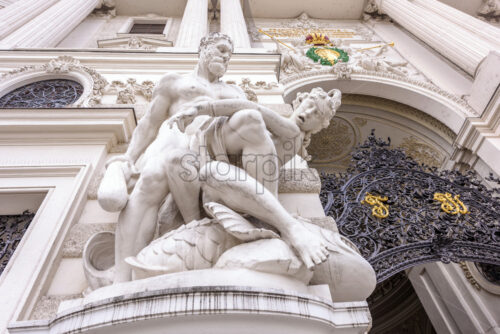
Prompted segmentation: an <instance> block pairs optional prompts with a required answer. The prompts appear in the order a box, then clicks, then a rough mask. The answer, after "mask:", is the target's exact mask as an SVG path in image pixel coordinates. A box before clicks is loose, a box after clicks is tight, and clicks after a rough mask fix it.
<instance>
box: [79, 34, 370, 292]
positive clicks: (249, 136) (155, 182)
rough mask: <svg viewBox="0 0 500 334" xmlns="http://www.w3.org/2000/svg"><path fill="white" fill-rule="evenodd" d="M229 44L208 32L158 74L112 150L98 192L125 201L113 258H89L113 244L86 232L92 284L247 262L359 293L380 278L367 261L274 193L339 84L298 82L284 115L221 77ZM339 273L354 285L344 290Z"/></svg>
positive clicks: (115, 203)
mask: <svg viewBox="0 0 500 334" xmlns="http://www.w3.org/2000/svg"><path fill="white" fill-rule="evenodd" d="M232 51H233V45H232V42H231V40H230V38H229V37H228V36H226V35H224V34H221V33H212V34H210V35H209V36H207V37H205V38H203V39H202V40H201V43H200V49H199V52H200V54H199V62H198V66H197V67H196V69H195V71H194V73H193V74H192V75H189V76H181V75H178V74H175V73H169V74H166V75H165V76H164V77H163V78H162V79H161V81H160V82H159V83H158V85H157V86H156V87H155V90H154V93H153V100H152V102H151V104H150V107H149V109H148V111H147V113H146V114H145V116H144V117H143V118H142V119H141V120H140V122H139V123H138V125H137V128H136V129H135V131H134V134H133V137H132V139H131V142H130V145H129V147H128V150H127V152H126V153H125V154H123V155H121V156H117V157H114V158H112V159H110V160H109V161H108V162H107V171H106V173H105V176H104V178H103V181H102V183H101V186H100V188H99V192H98V199H99V203H100V205H101V206H102V207H103V208H104V209H105V210H108V211H115V212H116V211H121V212H120V216H119V220H118V223H117V228H116V232H115V234H114V245H115V246H114V254H113V255H114V264H115V265H114V267H113V268H112V270H107V271H104V270H99V269H97V268H96V267H102V266H101V265H99V264H97V265H96V262H99V261H98V260H97V261H96V256H95V254H99V253H102V251H101V252H99V250H98V248H99V247H100V246H99V245H101V246H102V245H103V244H107V246H106V247H107V248H106V249H108V250H109V249H110V246H109V244H110V243H109V242H107V241H104V239H106V238H104V239H103V238H102V235H101V238H100V237H99V236H95V237H94V238H91V240H89V242H88V243H87V246H86V249H85V252H84V253H85V254H84V263H85V269H86V274H87V277H88V278H89V283H90V286H91V287H92V288H94V289H95V288H98V287H101V286H103V285H107V284H112V283H118V282H127V281H130V280H132V279H139V278H147V277H151V276H155V275H160V274H169V273H176V272H182V271H188V270H201V269H211V268H221V269H231V268H246V269H251V270H256V271H262V272H268V273H273V274H278V275H288V276H291V277H293V278H295V279H297V280H299V281H302V282H303V283H304V284H306V285H307V284H329V285H330V287H331V288H333V289H335V290H338V291H339V293H340V294H342V293H344V294H346V296H345V297H343V298H341V299H345V300H362V299H365V298H366V297H367V296H368V295H369V293H371V291H372V289H373V287H374V284H375V276H374V273H373V270H372V269H371V267H370V265H369V264H368V263H367V262H366V261H365V260H364V259H363V258H362V257H361V256H360V255H359V254H358V253H357V252H356V251H355V250H353V249H352V248H351V247H349V246H347V245H346V244H345V243H344V242H343V241H342V240H341V237H340V235H339V234H338V233H336V232H333V231H330V230H326V229H324V228H321V227H319V226H317V225H314V224H312V223H311V222H310V221H309V220H308V219H305V218H302V217H299V216H293V215H291V214H290V213H289V212H288V211H287V210H286V209H284V208H283V206H282V205H281V204H280V202H279V201H278V198H277V193H278V179H279V177H278V176H279V171H280V168H281V167H282V166H283V165H284V164H285V163H287V162H288V161H290V160H291V159H293V158H294V156H295V155H296V154H299V155H305V154H307V152H306V151H305V147H306V146H307V144H308V142H309V138H310V136H311V134H313V133H315V132H318V131H320V130H321V129H323V128H325V127H327V126H328V124H329V122H330V119H331V118H332V117H333V115H334V114H335V111H336V109H337V108H338V107H339V106H340V103H341V93H340V91H339V90H336V89H333V90H331V91H329V92H325V91H323V89H321V88H314V89H313V90H312V91H311V92H310V93H299V94H298V95H297V98H296V99H295V101H294V102H293V109H294V111H293V114H292V115H291V116H290V117H283V116H281V115H279V114H278V113H276V112H275V111H273V110H270V109H269V108H267V107H264V106H261V105H259V104H257V103H254V102H251V101H248V100H247V99H246V97H245V94H244V92H243V91H242V90H241V89H240V88H239V87H237V86H236V85H232V84H227V83H224V82H223V81H221V80H220V78H221V77H222V76H223V75H224V73H225V72H226V69H227V66H228V62H229V59H230V57H231V54H232ZM108 235H109V233H108ZM106 240H108V241H109V237H108V238H107V239H106ZM101 248H102V249H104V248H105V247H104V246H102V247H101ZM92 254H94V255H92ZM101 255H102V254H101ZM92 257H93V258H92ZM97 258H98V256H97ZM108 262H109V260H108ZM101 269H102V268H101ZM105 272H106V275H108V276H107V277H105V276H104V273H105ZM99 275H101V276H99ZM110 275H111V276H110ZM342 284H347V285H346V286H352V285H353V284H358V285H361V286H359V287H358V288H356V289H352V288H350V289H348V290H349V291H351V290H352V291H351V292H350V293H349V294H347V292H346V291H344V292H342V291H341V290H342ZM344 290H345V289H344ZM354 290H355V291H354ZM347 295H348V296H347Z"/></svg>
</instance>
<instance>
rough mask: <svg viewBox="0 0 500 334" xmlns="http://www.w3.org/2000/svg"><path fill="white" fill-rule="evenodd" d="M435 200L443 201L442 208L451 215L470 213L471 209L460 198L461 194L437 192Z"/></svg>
mask: <svg viewBox="0 0 500 334" xmlns="http://www.w3.org/2000/svg"><path fill="white" fill-rule="evenodd" d="M434 200H436V201H439V202H441V210H443V211H444V212H446V213H449V214H450V215H458V214H459V213H461V214H463V215H464V214H467V213H469V209H468V208H467V207H466V206H465V204H464V203H463V202H462V201H461V200H460V195H455V196H453V195H452V194H450V193H444V194H443V193H435V194H434Z"/></svg>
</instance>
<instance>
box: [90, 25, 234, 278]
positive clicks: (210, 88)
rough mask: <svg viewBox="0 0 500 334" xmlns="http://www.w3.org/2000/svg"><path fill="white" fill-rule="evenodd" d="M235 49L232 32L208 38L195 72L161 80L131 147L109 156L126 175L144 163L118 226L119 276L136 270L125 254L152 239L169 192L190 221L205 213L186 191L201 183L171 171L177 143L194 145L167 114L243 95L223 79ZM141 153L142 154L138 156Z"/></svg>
mask: <svg viewBox="0 0 500 334" xmlns="http://www.w3.org/2000/svg"><path fill="white" fill-rule="evenodd" d="M231 53H232V44H231V42H230V40H229V38H228V37H227V36H225V35H221V34H220V35H217V36H211V37H208V38H204V39H203V40H202V42H201V45H200V58H199V63H198V66H197V68H196V69H195V72H194V73H193V74H192V75H189V76H181V75H178V74H175V73H169V74H167V75H165V76H164V77H163V78H162V79H161V80H160V82H159V83H158V85H157V86H156V87H155V90H154V92H153V101H152V102H151V104H150V107H149V109H148V111H147V112H146V114H145V115H144V117H143V118H142V119H141V120H140V121H139V123H138V125H137V128H136V129H135V131H134V134H133V136H132V139H131V142H130V145H129V147H128V149H127V152H126V153H125V154H124V155H122V156H119V157H116V158H114V159H111V160H110V161H109V162H108V166H110V165H111V164H112V163H114V162H117V161H119V162H121V163H122V166H123V168H124V169H125V170H124V175H125V176H126V177H127V176H128V179H129V180H127V181H130V175H133V174H134V171H135V164H136V163H137V165H138V167H139V169H140V176H139V179H138V180H137V183H136V184H135V186H134V188H133V190H132V192H131V194H130V195H129V196H128V201H126V206H125V208H123V210H122V211H121V213H120V216H119V219H118V224H117V228H116V240H115V282H122V281H129V280H131V278H132V277H131V270H130V268H129V267H128V265H127V264H126V263H125V262H124V259H125V258H126V257H128V256H134V255H136V254H137V253H138V252H139V251H140V250H141V249H142V248H144V247H145V246H146V245H147V244H148V243H149V242H151V240H152V238H153V236H154V233H155V228H156V221H157V217H158V210H159V208H160V205H161V203H162V201H163V200H164V199H165V197H166V196H167V194H168V193H169V192H171V193H172V195H173V197H174V200H175V202H176V204H177V206H178V208H179V211H180V212H181V214H182V216H183V218H184V221H185V222H189V221H191V220H194V219H199V218H200V210H199V209H198V210H195V209H193V205H190V204H191V203H188V201H185V200H184V198H183V194H184V193H190V194H195V195H194V197H196V193H199V191H200V190H199V185H197V184H195V183H189V182H182V184H179V183H178V182H176V181H177V180H175V179H172V178H170V177H169V167H168V166H169V165H171V164H170V162H169V161H170V159H172V154H173V153H174V152H175V150H176V149H187V148H189V137H188V136H186V135H185V134H184V133H182V132H181V131H179V129H177V128H176V127H174V128H170V127H169V126H167V124H166V123H165V120H167V119H168V118H169V117H172V116H173V115H175V114H177V113H179V112H182V111H185V110H187V109H189V108H191V107H192V106H193V104H196V103H198V102H201V101H206V100H213V99H239V98H244V94H243V92H242V91H241V90H240V89H239V88H238V87H236V86H233V85H228V84H225V83H223V82H221V81H220V80H219V78H220V77H221V76H222V75H223V74H224V73H225V71H226V68H227V65H228V62H229V59H230V57H231ZM143 153H144V154H143ZM141 154H143V156H142V157H141V159H140V161H138V159H139V157H140V156H141ZM108 168H109V167H108ZM136 173H137V172H136ZM100 200H101V199H100ZM104 201H105V200H104ZM118 210H120V209H118ZM118 210H117V211H118Z"/></svg>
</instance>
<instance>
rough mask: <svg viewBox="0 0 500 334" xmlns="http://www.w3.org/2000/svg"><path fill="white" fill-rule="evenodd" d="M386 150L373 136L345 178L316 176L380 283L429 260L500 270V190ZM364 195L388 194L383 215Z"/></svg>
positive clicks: (329, 209) (327, 205)
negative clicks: (499, 268) (380, 215)
mask: <svg viewBox="0 0 500 334" xmlns="http://www.w3.org/2000/svg"><path fill="white" fill-rule="evenodd" d="M389 146H390V140H389V141H388V142H385V141H383V140H381V139H377V138H375V135H374V132H373V131H372V134H371V135H370V136H369V137H368V139H367V141H366V142H365V143H364V144H363V145H361V146H359V147H358V148H357V149H356V151H355V152H354V153H353V155H352V161H353V163H352V165H351V167H350V168H349V169H348V170H347V172H346V173H340V174H338V175H322V191H321V194H320V197H321V200H322V204H323V207H324V209H325V213H326V214H327V215H329V216H331V217H333V218H334V219H335V220H336V222H337V225H338V228H339V231H340V233H341V234H343V235H345V236H346V237H348V238H349V239H350V240H351V241H352V242H354V243H355V244H356V246H357V247H358V248H359V250H360V252H361V254H362V255H363V256H364V257H365V258H366V259H367V260H368V261H369V262H370V263H371V265H372V266H373V268H374V269H375V272H376V273H377V279H378V282H382V281H383V280H385V279H387V278H388V277H390V276H392V275H394V274H395V273H397V272H400V271H402V270H404V269H406V268H409V267H412V266H415V265H418V264H422V263H427V262H436V261H442V262H444V263H449V262H451V261H452V262H460V261H473V262H482V263H486V264H490V265H500V199H499V197H498V195H499V194H500V189H493V190H489V189H487V188H486V187H485V186H484V185H483V184H482V183H481V181H480V179H479V178H478V177H477V176H476V175H475V174H474V173H473V172H467V173H466V174H462V173H460V172H458V171H456V170H451V171H449V170H445V171H440V170H437V169H436V168H431V167H427V166H425V165H421V164H418V163H417V162H415V161H414V160H413V159H411V158H410V157H408V156H407V155H406V154H405V152H404V151H403V150H402V149H390V148H389ZM494 181H497V183H499V182H498V180H494ZM367 193H368V194H370V195H371V196H373V197H377V196H380V197H381V198H384V197H387V201H385V202H382V201H380V200H379V202H380V203H382V204H383V205H385V206H387V207H388V208H389V207H390V210H389V209H388V208H387V213H388V214H387V216H386V217H385V218H384V217H377V216H376V215H374V214H373V213H374V212H375V211H373V212H372V210H375V207H372V206H371V203H370V202H369V201H370V200H371V199H370V198H371V197H368V196H367ZM436 193H439V194H440V195H438V196H437V199H435V194H436ZM452 194H453V195H452ZM441 195H442V196H441ZM448 195H449V196H448ZM456 195H459V196H458V197H457V196H456ZM384 199H385V198H384ZM450 199H451V202H450ZM443 201H444V202H443ZM363 202H364V203H368V204H370V205H367V204H363ZM445 203H446V204H445ZM442 205H444V208H445V209H446V210H445V209H444V208H443V209H442ZM379 210H381V211H380V212H379V213H380V214H382V213H384V214H383V215H382V216H384V215H385V211H383V209H382V208H381V207H379Z"/></svg>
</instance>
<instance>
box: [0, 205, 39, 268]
mask: <svg viewBox="0 0 500 334" xmlns="http://www.w3.org/2000/svg"><path fill="white" fill-rule="evenodd" d="M34 216H35V214H34V213H31V212H29V211H24V212H23V213H22V214H20V215H0V275H1V274H2V272H3V271H4V269H5V267H7V264H8V263H9V259H10V258H11V256H12V255H13V254H14V251H15V250H16V248H17V245H18V244H19V242H21V239H22V237H23V235H24V233H25V232H26V230H27V229H28V227H29V225H30V223H31V221H32V220H33V217H34Z"/></svg>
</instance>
